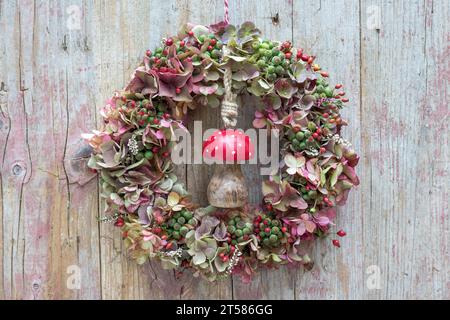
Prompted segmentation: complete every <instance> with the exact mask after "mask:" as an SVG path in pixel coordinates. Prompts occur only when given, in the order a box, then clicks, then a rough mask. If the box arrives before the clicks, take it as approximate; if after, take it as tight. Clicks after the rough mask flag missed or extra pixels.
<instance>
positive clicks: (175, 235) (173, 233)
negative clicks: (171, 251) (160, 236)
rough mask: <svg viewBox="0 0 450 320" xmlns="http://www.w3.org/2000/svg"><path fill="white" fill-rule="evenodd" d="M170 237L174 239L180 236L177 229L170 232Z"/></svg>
mask: <svg viewBox="0 0 450 320" xmlns="http://www.w3.org/2000/svg"><path fill="white" fill-rule="evenodd" d="M172 237H173V238H174V239H176V240H178V239H180V238H181V236H180V233H179V232H178V231H174V232H172Z"/></svg>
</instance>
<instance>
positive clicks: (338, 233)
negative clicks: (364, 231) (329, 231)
mask: <svg viewBox="0 0 450 320" xmlns="http://www.w3.org/2000/svg"><path fill="white" fill-rule="evenodd" d="M336 234H337V235H338V236H339V237H345V236H346V235H347V233H346V232H345V231H344V230H342V229H341V230H339V231H338V232H337V233H336Z"/></svg>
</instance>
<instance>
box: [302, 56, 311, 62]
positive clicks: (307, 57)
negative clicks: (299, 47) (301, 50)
mask: <svg viewBox="0 0 450 320" xmlns="http://www.w3.org/2000/svg"><path fill="white" fill-rule="evenodd" d="M301 59H302V61H305V62H306V61H308V60H309V56H308V55H306V54H302V57H301Z"/></svg>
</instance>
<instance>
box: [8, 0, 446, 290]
mask: <svg viewBox="0 0 450 320" xmlns="http://www.w3.org/2000/svg"><path fill="white" fill-rule="evenodd" d="M230 6H231V8H230V16H231V22H232V23H241V22H244V21H246V20H253V21H254V22H255V23H256V24H257V25H258V26H259V27H260V28H261V29H262V31H263V33H264V34H265V35H266V36H267V37H268V38H271V39H280V40H286V39H290V40H292V41H293V42H294V43H295V45H297V46H302V47H304V48H305V49H306V50H307V51H309V52H312V53H315V54H316V55H317V56H318V61H319V62H320V64H321V65H323V66H326V68H327V70H329V71H330V72H331V74H332V80H334V81H338V82H344V83H345V84H346V87H347V92H348V94H349V97H350V99H351V101H352V107H351V108H349V109H348V110H346V111H345V116H346V117H347V118H348V119H349V120H350V123H351V126H350V127H348V129H346V131H345V134H346V136H348V137H349V138H350V140H351V141H353V143H354V145H355V147H356V149H357V150H358V151H359V153H360V154H361V162H360V166H359V167H358V173H359V175H360V178H361V185H360V187H359V188H358V189H357V190H355V191H353V193H352V194H351V196H350V199H349V201H348V203H347V205H346V207H345V208H343V209H341V210H340V213H341V216H340V218H339V221H338V222H339V225H340V226H343V228H344V229H346V230H347V232H348V234H349V235H348V236H347V237H346V238H344V239H343V240H342V244H343V247H342V248H341V249H340V250H334V249H333V247H331V246H330V244H329V242H328V241H323V242H319V243H318V244H317V246H316V248H315V250H314V258H315V260H316V265H315V266H314V268H313V269H312V270H311V271H309V272H304V271H296V270H279V271H270V272H266V271H262V272H261V273H260V274H259V276H258V277H257V278H256V279H255V281H254V282H253V283H252V284H250V285H244V284H242V283H240V282H239V280H238V279H230V280H228V281H225V282H221V283H219V284H212V285H211V284H208V283H205V282H203V281H197V280H193V279H191V278H190V277H189V276H183V277H182V278H181V279H180V280H175V277H174V274H173V273H172V272H168V271H163V270H161V269H160V268H159V267H158V265H157V264H151V265H150V264H147V265H145V266H143V267H137V266H136V265H135V264H134V263H133V262H130V261H128V260H127V259H126V257H125V256H124V252H123V247H122V243H121V240H120V236H119V233H117V232H113V227H112V226H110V225H106V224H101V225H99V224H98V223H97V221H96V217H97V215H99V213H100V212H101V211H102V203H101V201H99V197H98V183H97V180H96V179H95V177H94V176H93V175H92V174H90V173H89V172H88V171H87V170H86V160H85V158H86V156H87V152H88V150H87V149H86V148H85V147H84V144H83V142H82V141H81V139H80V134H81V133H82V132H88V131H89V130H91V129H92V128H94V127H96V126H97V125H99V124H100V123H99V121H100V120H99V118H98V116H97V113H98V111H99V108H100V106H101V104H102V103H103V102H104V101H105V99H106V98H107V97H108V96H109V95H110V94H111V93H112V92H113V90H114V89H116V88H121V87H122V86H123V85H124V84H125V83H126V82H127V80H128V77H129V75H130V74H131V71H132V70H133V68H134V67H135V66H136V65H137V64H138V62H139V61H140V59H141V56H142V54H143V52H144V51H145V49H146V48H152V47H153V46H154V45H155V44H156V43H157V41H159V39H160V38H161V37H163V36H167V35H170V34H174V33H175V32H176V30H177V29H178V27H179V26H180V25H182V24H183V23H185V22H188V21H193V22H198V23H203V24H209V23H213V22H216V21H218V20H221V19H222V17H223V4H222V1H221V0H208V1H200V0H178V1H177V0H164V1H156V0H150V1H149V0H141V1H138V0H132V1H125V0H123V1H107V0H95V1H89V0H65V1H31V0H20V1H19V0H16V1H15V0H0V169H1V171H0V172H1V176H0V179H1V181H0V182H1V183H0V193H1V196H0V204H1V206H0V218H1V219H0V221H1V227H0V239H1V240H0V257H1V259H0V299H11V298H12V299H33V298H37V299H52V298H63V299H100V298H103V299H114V298H115V299H178V298H205V299H219V298H230V299H231V298H234V299H241V298H262V299H266V298H274V299H294V298H295V299H316V298H325V299H351V298H357V299H359V298H361V299H381V298H400V299H414V298H420V299H424V298H435V299H442V298H447V299H449V298H450V252H449V250H450V234H449V232H450V231H449V229H450V219H449V190H450V183H449V181H450V177H449V175H450V172H449V160H450V152H449V136H450V132H449V125H448V123H449V121H450V118H449V114H450V110H449V104H450V90H449V78H450V47H449V43H450V23H449V21H450V19H449V17H450V2H449V1H448V0H434V1H433V0H420V1H419V0H403V1H400V0H399V1H392V0H390V1H387V0H386V1H381V0H378V1H377V0H368V1H357V0H343V1H334V0H321V1H303V0H291V1H288V0H277V1H275V0H274V1H269V0H265V1H261V0H231V1H230ZM77 9H79V13H80V15H79V17H80V19H79V21H78V20H77ZM378 18H379V19H378ZM77 22H79V25H77ZM252 114H253V111H252V110H247V111H245V114H244V115H243V117H242V121H241V123H240V125H241V126H243V127H248V126H249V125H250V123H251V119H252ZM193 118H194V117H193ZM195 118H197V119H201V120H203V121H204V122H203V126H204V127H207V126H215V125H217V122H218V120H217V117H216V118H214V117H210V116H207V115H206V114H204V113H201V112H196V114H195ZM246 172H247V174H248V178H249V179H251V180H252V182H255V183H252V184H251V185H252V200H253V201H257V200H258V199H259V197H260V195H259V194H260V193H259V192H260V191H259V181H260V180H259V179H260V178H259V177H258V175H257V168H256V167H254V166H253V167H248V168H247V170H246ZM210 173H211V172H210V170H209V168H208V167H206V166H190V167H187V168H180V170H179V174H180V175H181V176H182V177H183V179H184V180H185V181H186V182H187V184H188V186H189V188H190V189H191V190H193V189H196V190H204V189H206V185H207V182H208V176H209V175H210ZM194 196H195V197H196V199H197V200H199V201H202V202H205V200H206V199H205V196H204V194H202V193H201V192H200V193H194ZM78 271H79V272H80V276H81V282H80V287H79V288H77V283H76V281H75V283H72V282H71V281H70V280H72V279H74V278H71V277H70V276H71V275H74V276H76V274H77V272H78ZM378 271H379V272H380V273H379V276H380V282H379V287H378V288H374V284H375V287H376V284H377V283H376V281H375V282H374V281H372V280H374V279H375V280H376V276H377V274H378ZM73 272H75V273H73ZM372 272H375V273H374V274H373V275H371V273H372ZM68 280H69V285H68Z"/></svg>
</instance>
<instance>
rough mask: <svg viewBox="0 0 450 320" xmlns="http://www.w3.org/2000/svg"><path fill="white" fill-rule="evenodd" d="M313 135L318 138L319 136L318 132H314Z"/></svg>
mask: <svg viewBox="0 0 450 320" xmlns="http://www.w3.org/2000/svg"><path fill="white" fill-rule="evenodd" d="M312 136H313V138H314V139H316V140H317V139H318V138H319V134H318V133H317V132H314V133H313V135H312Z"/></svg>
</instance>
